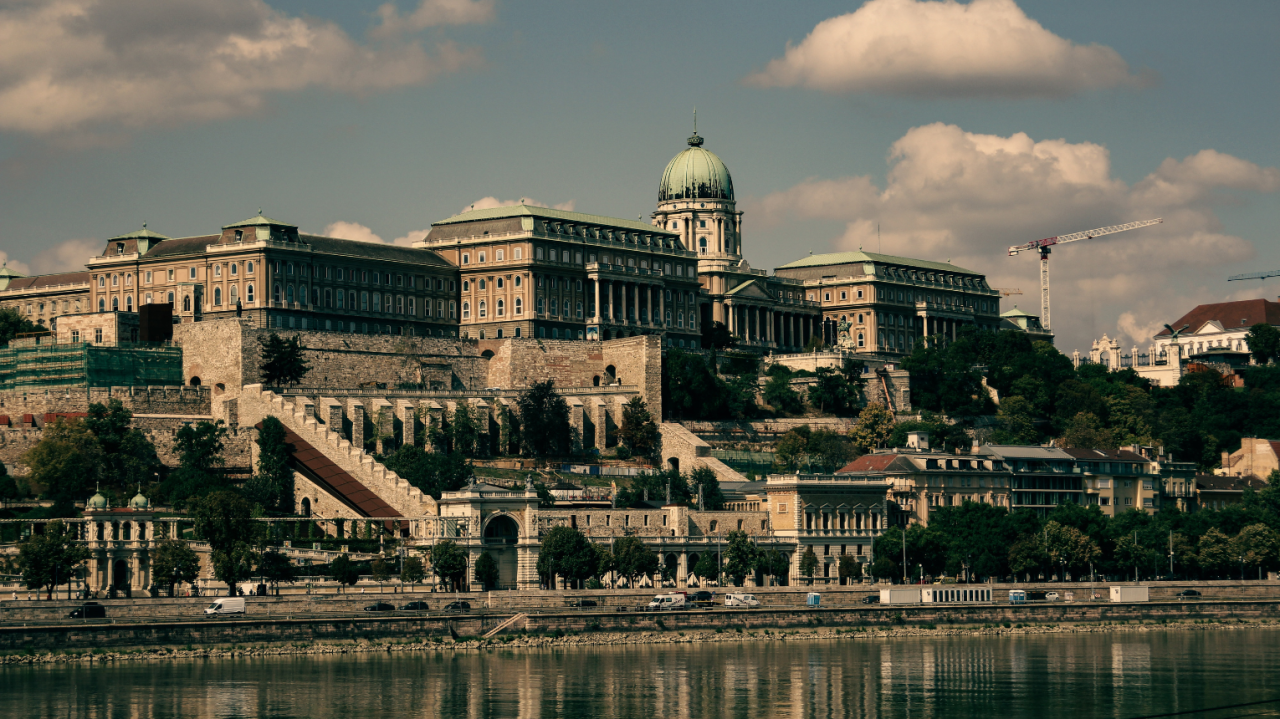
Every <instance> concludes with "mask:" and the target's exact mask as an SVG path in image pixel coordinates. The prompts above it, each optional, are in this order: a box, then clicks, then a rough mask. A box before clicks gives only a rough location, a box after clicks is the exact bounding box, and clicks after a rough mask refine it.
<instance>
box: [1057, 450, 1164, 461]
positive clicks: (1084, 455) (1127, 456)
mask: <svg viewBox="0 0 1280 719" xmlns="http://www.w3.org/2000/svg"><path fill="white" fill-rule="evenodd" d="M1062 451H1063V452H1066V453H1067V454H1069V455H1071V456H1072V457H1075V458H1076V459H1090V460H1098V461H1103V460H1113V461H1120V462H1146V461H1147V458H1146V457H1143V456H1142V455H1140V454H1138V453H1137V452H1131V451H1129V450H1127V449H1085V448H1079V447H1071V448H1067V449H1063V450H1062Z"/></svg>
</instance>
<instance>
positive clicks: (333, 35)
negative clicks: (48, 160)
mask: <svg viewBox="0 0 1280 719" xmlns="http://www.w3.org/2000/svg"><path fill="white" fill-rule="evenodd" d="M427 5H433V6H453V5H461V3H451V2H434V3H433V2H428V3H426V4H424V7H426V6H427ZM419 12H421V8H420V9H419ZM415 14H416V13H415ZM456 17H457V21H459V22H462V21H468V22H470V21H473V20H469V19H467V17H466V16H465V14H464V15H461V16H456ZM473 17H474V15H473ZM480 62H481V54H480V52H479V51H478V50H476V49H473V48H470V49H469V48H462V47H459V46H457V45H455V44H453V43H449V42H441V43H440V44H439V45H437V46H436V47H434V48H433V49H432V51H431V52H428V50H427V49H426V48H424V46H423V45H422V44H421V43H420V42H418V41H416V40H412V39H406V38H400V37H390V38H388V39H386V40H385V41H382V42H376V43H373V44H361V43H359V42H357V41H355V40H353V39H352V38H351V37H350V36H349V35H347V33H346V32H344V31H343V30H342V29H341V28H340V27H338V26H337V25H336V24H334V23H331V22H327V21H324V20H320V19H316V18H312V17H292V16H289V15H286V14H284V13H282V12H279V11H277V10H275V9H273V8H271V7H269V6H268V5H267V4H266V3H265V2H263V0H218V1H217V2H208V1H207V0H165V2H161V3H157V2H154V0H24V1H22V2H16V3H6V4H5V5H4V6H3V9H0V129H3V130H16V131H21V132H29V133H36V134H48V133H68V134H69V133H70V131H72V130H80V129H84V128H94V129H104V128H105V129H114V128H141V127H149V126H156V125H171V124H176V123H183V122H197V121H207V120H216V119H220V118H226V117H232V116H237V115H243V114H246V113H251V112H254V111H256V110H258V109H259V108H261V107H262V106H263V105H264V104H266V103H267V102H268V101H269V99H270V97H271V96H272V95H273V94H276V93H286V92H295V91H299V90H303V89H307V88H321V89H326V90H332V91H338V92H349V93H367V92H371V91H378V90H386V89H389V88H396V87H404V86H410V85H420V84H424V83H427V82H430V81H431V80H432V79H434V78H435V77H437V76H439V75H441V74H444V73H450V72H455V71H458V70H461V69H464V68H467V67H470V66H474V65H477V64H479V63H480Z"/></svg>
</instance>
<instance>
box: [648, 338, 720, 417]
mask: <svg viewBox="0 0 1280 719" xmlns="http://www.w3.org/2000/svg"><path fill="white" fill-rule="evenodd" d="M704 329H705V326H704ZM723 384H724V383H723V382H722V381H721V380H720V379H719V378H718V377H716V375H715V373H714V372H713V371H712V370H711V369H710V368H709V367H708V365H707V363H706V362H705V361H704V360H703V359H702V358H701V357H699V356H698V355H692V354H689V353H687V352H682V351H680V350H678V349H673V350H668V351H667V356H666V357H665V358H664V360H663V362H662V407H663V409H664V410H665V411H666V414H667V417H669V418H671V419H712V418H718V417H721V416H723V414H724V397H723V395H722V394H721V386H722V385H723Z"/></svg>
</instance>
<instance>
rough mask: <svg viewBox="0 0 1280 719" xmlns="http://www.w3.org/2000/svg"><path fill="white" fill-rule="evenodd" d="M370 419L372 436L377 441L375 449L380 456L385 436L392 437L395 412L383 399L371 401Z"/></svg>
mask: <svg viewBox="0 0 1280 719" xmlns="http://www.w3.org/2000/svg"><path fill="white" fill-rule="evenodd" d="M372 404H373V408H372V415H373V417H372V419H373V433H374V434H373V436H374V438H375V440H376V441H377V444H376V445H375V447H376V448H377V449H376V451H377V453H378V454H382V452H383V450H384V449H385V448H384V446H383V444H384V442H385V439H384V438H386V437H387V436H389V435H390V436H393V435H394V433H395V421H396V415H395V410H394V409H392V406H391V403H390V402H388V401H387V400H385V399H375V400H373V403H372Z"/></svg>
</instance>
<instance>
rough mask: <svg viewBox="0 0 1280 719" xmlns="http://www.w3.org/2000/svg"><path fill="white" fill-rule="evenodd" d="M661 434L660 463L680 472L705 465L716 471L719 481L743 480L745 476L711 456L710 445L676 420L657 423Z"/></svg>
mask: <svg viewBox="0 0 1280 719" xmlns="http://www.w3.org/2000/svg"><path fill="white" fill-rule="evenodd" d="M658 431H659V432H660V433H661V434H662V465H663V466H664V467H667V468H676V469H679V470H680V471H681V472H692V471H693V470H695V469H697V468H698V467H706V468H708V469H710V470H711V471H713V472H715V473H716V479H718V480H719V481H721V482H745V481H747V478H746V477H744V476H742V475H741V474H739V473H738V472H737V471H736V470H734V469H733V468H731V467H730V466H729V465H727V464H725V463H724V462H721V461H720V460H718V459H716V458H714V457H712V456H711V445H710V444H707V443H706V442H704V441H703V440H701V439H699V438H698V437H697V436H696V435H694V434H693V433H692V432H690V431H689V430H687V429H685V428H684V427H683V426H681V425H680V424H678V423H676V422H663V423H662V424H659V425H658Z"/></svg>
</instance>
